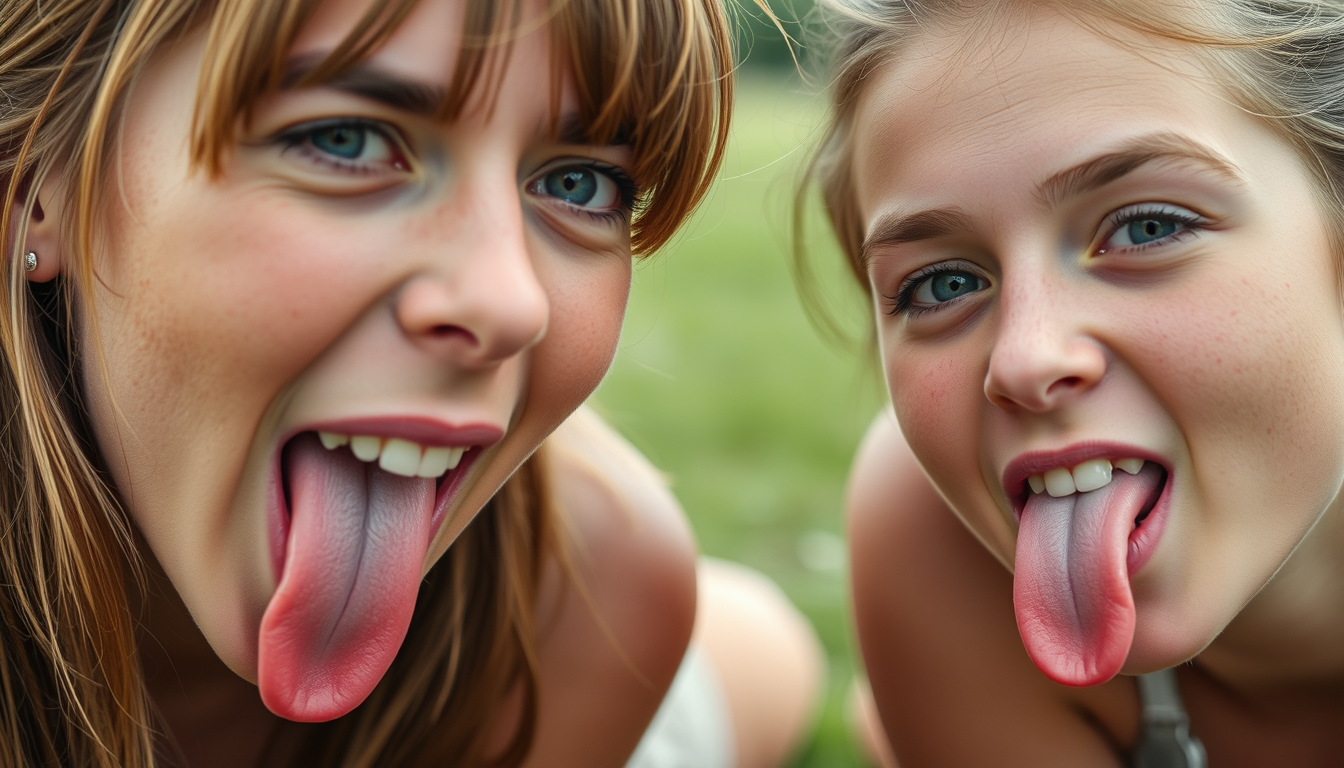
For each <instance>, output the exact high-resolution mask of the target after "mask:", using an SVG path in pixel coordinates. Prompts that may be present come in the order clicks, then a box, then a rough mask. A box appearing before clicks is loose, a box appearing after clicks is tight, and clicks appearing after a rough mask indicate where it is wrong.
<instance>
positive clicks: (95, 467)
mask: <svg viewBox="0 0 1344 768" xmlns="http://www.w3.org/2000/svg"><path fill="white" fill-rule="evenodd" d="M415 3H416V0H375V2H373V3H372V6H371V8H370V10H369V12H368V13H367V14H366V16H365V17H364V19H363V20H362V22H361V23H359V24H358V25H357V26H356V28H355V29H354V30H353V32H352V33H351V34H350V35H349V36H348V38H347V39H346V40H345V42H344V43H343V44H342V45H340V46H338V47H337V49H336V50H335V51H333V52H332V53H331V54H330V55H329V56H328V58H327V59H326V60H325V61H323V62H321V63H319V64H318V66H317V68H316V70H315V71H314V72H313V73H312V74H311V75H310V78H313V79H317V78H321V77H325V76H327V75H330V74H333V73H335V72H339V71H340V70H342V69H343V68H346V67H349V66H351V65H353V64H355V63H357V62H358V61H360V60H361V59H362V58H363V57H365V56H367V55H368V54H369V53H370V52H371V51H372V50H374V49H375V48H376V47H377V46H378V45H379V44H380V43H381V42H383V41H384V40H386V39H387V38H388V36H390V35H391V34H392V33H393V32H394V31H395V30H396V29H397V28H398V26H399V25H400V24H401V22H402V21H403V20H404V19H405V18H406V17H407V15H408V14H409V13H410V11H411V9H412V8H413V7H414V5H415ZM317 7H318V2H317V0H0V94H3V101H0V180H3V181H4V182H5V187H4V188H5V195H4V208H3V210H0V232H11V231H13V232H14V233H15V236H14V238H13V239H9V238H6V240H5V242H4V243H3V245H0V258H2V259H3V261H2V262H0V263H3V265H4V267H5V269H6V270H7V271H6V272H5V275H6V278H7V285H6V290H5V292H4V299H5V301H6V302H7V305H6V306H5V307H4V308H3V311H0V347H2V348H3V350H4V365H3V367H0V411H2V412H3V413H4V414H5V417H6V418H5V419H4V421H3V423H2V424H0V459H3V467H0V527H3V532H0V766H13V767H15V768H20V767H22V768H28V767H29V766H55V765H88V766H107V767H109V768H110V767H112V766H136V767H144V766H152V765H154V764H155V746H156V743H157V742H159V741H160V740H161V739H162V736H161V735H159V734H156V732H155V723H154V718H153V714H152V706H151V703H150V701H149V696H148V694H147V692H146V690H145V686H144V681H143V678H142V674H141V671H140V668H139V665H138V663H137V662H136V661H134V660H135V659H137V652H136V641H135V622H134V618H133V617H132V616H131V613H130V609H129V607H128V595H129V592H128V590H129V589H133V588H135V582H137V581H141V582H142V580H141V579H139V577H138V575H137V574H138V570H137V568H138V560H137V557H136V552H137V551H138V544H137V542H136V538H135V533H134V530H133V526H132V525H131V524H130V523H129V522H128V519H127V517H126V516H125V514H124V513H123V511H122V510H121V508H120V505H119V503H118V501H117V498H116V493H115V489H113V488H111V487H110V486H109V484H108V482H107V481H106V477H107V474H106V472H105V471H104V468H103V466H102V463H101V459H100V457H99V456H98V452H97V450H96V449H95V448H94V447H93V445H94V442H93V439H92V433H91V430H90V427H89V424H88V423H87V421H86V420H85V414H84V408H83V400H82V395H81V392H80V386H79V381H80V378H79V375H78V371H79V370H80V366H85V367H87V366H90V365H95V364H97V360H98V358H97V354H98V348H97V344H96V341H95V340H94V339H81V338H77V337H76V336H75V334H74V333H73V330H72V326H73V323H72V322H71V321H70V319H71V318H72V317H73V316H74V313H75V312H76V311H79V310H80V308H81V306H80V304H79V302H80V300H81V299H80V296H81V295H82V293H81V291H80V290H79V286H81V285H83V286H88V285H91V284H92V281H93V280H95V279H97V278H96V275H95V274H94V271H93V257H92V256H93V253H94V251H95V248H96V247H97V245H98V243H97V234H98V230H97V226H96V225H97V211H98V210H99V206H100V205H101V204H102V203H103V196H104V195H106V194H107V193H108V190H107V187H108V183H107V180H108V177H109V173H108V169H109V167H110V163H111V162H112V158H113V157H114V155H115V152H116V147H117V146H118V127H119V120H120V110H121V108H122V105H123V103H124V101H125V98H126V94H127V93H128V91H129V89H130V88H131V87H132V86H133V84H134V82H135V80H136V78H137V76H138V75H139V73H140V72H141V71H143V69H144V68H145V67H146V66H147V65H148V63H149V62H150V61H151V59H152V57H153V56H154V54H155V52H156V51H158V50H159V49H160V48H161V47H163V46H164V45H167V44H170V43H172V42H173V41H174V40H176V39H179V38H180V37H182V36H183V35H185V34H187V33H189V32H192V31H195V30H199V29H202V28H203V29H204V30H205V33H206V37H207V43H206V45H207V53H206V63H205V66H204V67H203V69H202V73H201V77H200V82H199V86H198V92H197V113H196V122H195V125H194V135H193V144H192V149H193V153H194V157H195V160H196V162H198V163H199V164H200V165H201V166H202V167H203V168H205V169H206V170H207V171H216V170H218V168H219V163H220V158H221V156H222V154H223V153H225V152H227V151H228V148H229V147H230V146H231V142H232V140H233V137H234V131H235V130H236V129H237V126H238V123H239V118H240V117H241V118H243V119H246V116H247V114H248V111H249V109H250V107H251V105H252V104H253V103H255V102H256V101H257V99H258V98H260V97H261V96H263V95H264V94H266V93H268V92H270V91H272V90H274V89H275V88H278V87H280V86H281V83H280V81H279V78H280V76H281V73H282V72H283V65H284V63H285V57H286V55H287V51H288V50H289V48H290V46H291V44H292V42H293V41H294V39H295V37H296V35H297V34H298V32H299V31H300V30H301V29H302V27H303V25H304V24H305V23H306V21H307V20H308V19H309V18H310V17H311V16H312V14H313V13H314V11H315V10H316V9H317ZM520 9H521V0H513V1H512V2H509V1H508V0H500V1H499V2H496V1H495V0H473V1H471V2H469V3H468V7H467V15H466V36H465V38H464V39H465V40H467V41H468V42H467V43H466V44H464V45H463V47H462V51H461V53H460V56H459V62H458V66H457V68H456V70H455V72H456V75H455V81H454V83H453V84H452V87H451V88H450V90H449V97H448V99H447V102H446V103H445V105H444V117H445V119H449V118H451V117H452V116H454V115H456V114H458V112H460V111H461V110H462V109H463V108H464V105H466V104H467V103H468V102H469V100H470V99H472V98H476V97H480V98H485V99H487V100H488V99H490V98H492V96H493V92H494V88H495V86H496V85H497V79H496V78H497V77H498V76H499V75H500V74H501V73H502V71H503V63H504V62H505V61H506V59H507V56H508V51H509V46H510V40H511V39H512V37H513V32H514V31H515V29H516V27H517V25H518V23H519V19H520V17H521V10H520ZM550 12H551V14H552V15H551V29H552V34H553V39H554V41H555V43H556V44H555V46H554V47H553V50H554V51H555V56H556V58H557V66H556V67H554V68H553V71H554V72H556V73H557V74H556V77H557V79H558V78H559V77H560V76H561V74H560V73H562V72H571V73H572V74H573V77H574V82H575V84H576V86H577V88H576V90H577V94H578V100H579V109H580V114H581V118H582V119H583V121H584V124H585V126H586V128H587V131H588V134H589V136H590V137H591V139H592V140H593V141H594V142H598V143H602V142H607V141H613V140H619V141H622V142H625V143H628V144H629V145H630V146H631V148H632V150H633V156H634V158H635V161H634V167H633V168H632V169H631V170H632V176H633V177H634V179H635V180H636V182H637V183H638V184H639V185H640V188H641V189H642V190H643V192H642V194H641V196H640V199H639V207H638V210H637V212H636V214H635V216H634V219H633V223H632V231H631V237H632V245H633V248H634V250H635V252H636V253H638V254H648V253H650V252H652V251H653V250H655V249H657V248H658V247H659V246H660V245H662V244H664V243H665V242H666V241H667V240H668V239H669V238H670V237H671V235H672V233H673V232H674V231H675V230H676V228H677V227H678V226H679V225H680V224H681V223H682V222H683V221H684V220H685V219H686V217H687V216H688V215H689V214H690V212H691V211H692V210H693V209H694V208H695V206H696V205H697V204H698V203H699V201H700V200H701V199H702V198H703V196H704V194H705V192H706V191H707V189H708V186H709V183H710V181H711V179H712V178H713V175H714V173H715V171H716V170H717V168H718V165H719V162H720V160H721V158H722V156H723V151H724V146H725V141H726V137H727V136H726V132H727V122H728V117H729V115H728V110H729V107H730V104H731V99H732V83H731V79H730V77H729V74H730V68H731V38H730V31H729V28H728V21H727V19H726V18H725V15H724V10H723V8H722V7H720V5H719V2H718V0H554V2H552V3H551V8H550ZM58 164H60V165H62V167H63V168H64V172H65V173H66V174H67V177H68V178H70V179H72V180H73V181H72V183H70V184H69V185H68V186H69V189H70V192H69V195H70V199H69V200H68V201H66V206H65V208H66V210H69V211H72V212H73V214H72V215H71V216H70V217H69V218H68V219H67V220H66V221H64V222H62V225H63V226H64V227H65V228H66V230H67V232H68V235H69V237H70V239H69V240H68V242H72V243H75V244H76V247H75V248H74V249H73V251H74V252H73V253H72V254H70V255H69V257H68V258H67V260H66V263H65V264H66V268H65V270H64V272H63V275H62V278H61V279H59V280H56V281H53V282H52V283H49V284H46V285H34V284H30V283H29V282H28V281H27V280H26V279H25V276H24V270H23V268H22V266H21V262H22V259H21V258H19V257H20V256H21V254H22V253H23V252H24V250H23V243H24V239H25V234H26V228H27V222H28V221H29V219H30V217H32V216H34V215H39V214H40V211H38V210H36V209H35V206H36V205H37V202H36V197H37V196H36V194H35V193H34V191H35V190H36V189H38V188H39V187H40V186H41V184H42V181H43V179H44V178H46V176H47V175H48V174H49V173H50V172H51V170H52V169H53V168H54V167H55V166H56V165H58ZM16 205H18V206H20V211H21V214H16V215H13V216H11V211H14V210H15V206H16ZM11 227H12V229H11ZM91 319H93V320H96V318H91ZM94 327H95V328H96V326H94ZM95 335H96V334H95ZM541 460H542V459H540V458H534V459H533V460H530V461H529V462H528V463H527V464H525V465H524V466H523V467H522V468H521V469H520V470H519V472H518V473H517V474H516V475H515V476H514V477H513V478H512V479H511V480H510V481H509V482H508V484H506V486H505V487H504V489H503V490H501V492H500V493H499V494H498V495H497V496H496V497H495V499H494V500H492V501H491V503H490V505H489V506H488V507H487V508H486V509H485V510H483V511H482V512H481V514H480V515H479V516H478V518H477V520H476V521H474V522H473V523H472V525H470V526H468V528H467V530H466V532H464V533H463V534H462V536H461V537H460V538H459V539H458V541H457V542H455V543H454V545H453V546H452V547H451V548H450V549H449V551H448V554H447V555H445V556H444V558H443V561H442V562H440V563H439V564H438V565H437V566H436V567H435V568H434V569H433V570H432V571H431V574H430V576H429V577H428V578H427V579H426V581H425V583H424V585H422V587H421V594H420V598H419V600H418V602H417V611H416V615H415V618H414V619H413V621H412V624H411V629H410V633H409V634H408V636H407V639H406V641H405V643H404V645H403V647H402V650H401V652H400V654H399V655H398V657H397V659H396V661H395V662H394V663H393V665H392V668H391V669H390V670H389V672H388V674H387V675H386V676H385V678H384V679H383V681H382V683H381V684H380V685H379V686H378V688H377V689H376V690H375V691H374V692H373V694H372V695H371V696H370V697H369V699H368V700H367V701H366V702H365V703H364V704H363V705H361V706H360V707H359V708H357V709H356V710H355V711H354V712H352V713H351V714H349V715H347V716H345V717H343V718H340V719H338V720H336V721H333V722H332V723H327V724H323V725H320V726H313V727H311V728H310V732H309V736H308V737H307V742H306V747H307V748H308V751H307V752H306V754H307V755H311V756H313V760H314V764H320V765H331V766H336V765H340V766H352V767H353V766H384V765H386V766H391V765H398V766H402V765H430V764H433V765H445V764H448V765H454V764H459V763H461V762H463V761H464V760H465V759H468V757H469V756H471V755H473V754H475V753H476V752H477V751H479V749H480V748H481V747H480V744H479V743H478V741H479V736H480V734H481V732H482V731H483V730H484V728H483V726H484V724H485V723H486V721H487V719H488V718H489V717H490V716H491V714H493V712H494V711H495V710H496V709H497V707H498V705H499V704H500V702H501V700H502V699H503V698H504V696H505V695H506V694H507V692H508V690H509V689H510V687H511V686H512V685H514V684H515V683H516V682H518V681H521V682H522V684H523V688H524V693H525V699H526V705H525V707H524V714H523V717H522V723H521V725H520V727H519V728H518V731H517V733H516V734H515V737H514V739H513V741H512V743H511V744H510V745H509V747H508V748H507V750H506V751H505V753H504V754H503V755H502V756H499V762H500V763H501V764H517V763H518V762H521V760H522V759H523V758H524V757H525V756H526V754H527V751H528V748H529V746H530V743H531V737H532V733H533V730H534V725H535V719H536V673H535V650H534V645H535V636H534V635H535V633H534V629H533V626H532V615H531V611H532V606H533V598H534V596H535V595H534V593H535V589H536V582H537V579H538V574H539V571H540V568H541V562H542V558H543V556H544V555H545V553H546V552H547V551H550V549H551V548H553V542H552V541H551V533H550V527H551V526H550V516H549V512H548V505H549V499H550V495H549V493H548V491H547V489H546V487H545V484H544V482H543V480H544V472H543V467H542V466H540V465H539V463H538V462H539V461H541ZM140 588H143V583H141V585H140ZM127 660H131V661H129V662H128V661H127Z"/></svg>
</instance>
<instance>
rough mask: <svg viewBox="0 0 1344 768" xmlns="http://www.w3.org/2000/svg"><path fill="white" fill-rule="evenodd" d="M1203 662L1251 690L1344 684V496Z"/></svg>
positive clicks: (1233, 684)
mask: <svg viewBox="0 0 1344 768" xmlns="http://www.w3.org/2000/svg"><path fill="white" fill-rule="evenodd" d="M1199 664H1200V666H1201V667H1203V668H1204V669H1205V670H1206V671H1208V672H1210V673H1212V674H1213V675H1215V676H1216V677H1218V678H1220V679H1222V680H1223V682H1225V683H1226V684H1228V685H1230V686H1231V687H1233V688H1240V689H1245V690H1251V689H1260V690H1264V689H1288V688H1294V689H1296V688H1316V687H1320V686H1321V685H1323V684H1324V685H1330V686H1337V685H1341V684H1344V500H1340V499H1336V501H1335V503H1333V504H1332V505H1331V506H1330V508H1329V509H1328V510H1327V511H1326V512H1325V514H1324V515H1322V517H1321V519H1320V520H1318V521H1317V522H1316V525H1315V526H1313V528H1312V529H1311V531H1310V532H1308V534H1307V535H1306V537H1304V538H1303V540H1302V543H1301V544H1299V545H1298V547H1297V549H1296V550H1295V551H1294V552H1293V554H1292V556H1291V557H1289V558H1288V560H1287V562H1285V563H1284V564H1283V567H1282V568H1280V569H1279V572H1278V573H1277V574H1275V576H1274V578H1273V579H1271V580H1270V582H1269V583H1268V584H1267V585H1265V588H1264V589H1262V590H1261V591H1260V592H1259V594H1257V595H1256V596H1255V597H1254V598H1253V599H1252V600H1251V601H1250V602H1249V603H1247V604H1246V607H1245V608H1243V609H1242V611H1241V613H1240V614H1238V615H1237V617H1236V618H1235V619H1233V620H1232V622H1231V623H1230V624H1228V626H1227V628H1226V629H1225V630H1223V633H1222V634H1221V635H1219V637H1218V638H1217V639H1216V640H1214V642H1213V643H1211V644H1210V645H1209V647H1208V648H1207V649H1205V650H1204V651H1203V652H1202V653H1201V654H1200V655H1199Z"/></svg>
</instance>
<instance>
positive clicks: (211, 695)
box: [145, 411, 796, 768]
mask: <svg viewBox="0 0 1344 768" xmlns="http://www.w3.org/2000/svg"><path fill="white" fill-rule="evenodd" d="M547 447H548V448H549V449H550V453H549V454H548V457H549V461H548V462H547V464H546V469H547V474H548V478H549V482H550V483H551V485H552V488H553V489H554V491H555V494H556V498H557V509H558V511H559V514H560V522H561V527H562V530H563V531H564V532H565V535H566V546H567V551H568V552H569V553H570V560H571V565H572V568H573V577H571V576H570V575H567V573H566V568H567V566H565V565H563V564H562V563H561V562H560V561H559V560H558V559H556V558H555V557H552V558H551V559H550V560H549V561H548V563H547V567H546V569H545V575H544V576H543V582H542V589H541V596H540V600H539V604H538V607H537V618H538V626H539V632H540V635H539V661H540V675H539V684H540V694H541V701H540V718H539V721H538V726H537V733H536V741H535V744H534V747H533V751H532V753H531V754H530V755H529V758H528V760H527V761H526V762H525V763H524V765H525V766H528V767H529V768H532V767H537V768H540V766H559V767H567V766H575V768H578V767H579V766H611V767H612V768H616V767H617V766H621V765H624V763H625V760H626V758H627V757H628V755H629V753H630V751H631V750H633V749H634V747H635V744H636V743H637V742H638V741H639V738H640V736H641V735H642V734H643V731H644V728H645V727H646V725H647V724H648V721H649V720H650V719H651V718H652V717H653V714H654V712H655V711H656V710H657V708H658V704H659V702H660V700H661V699H662V696H663V692H664V691H666V689H667V687H668V685H669V684H670V683H671V681H672V677H673V675H674V674H675V673H676V670H677V666H678V664H679V663H680V661H681V657H682V654H683V653H684V652H685V649H686V645H687V642H688V641H689V640H690V636H691V631H692V626H693V625H694V623H695V621H696V572H695V568H696V565H695V546H694V542H693V540H692V538H691V533H690V530H689V528H688V527H687V525H686V521H685V517H684V515H683V514H682V512H681V509H680V507H679V506H678V505H677V503H676V500H675V499H674V498H673V497H672V496H671V494H670V493H668V491H667V489H666V487H665V486H664V485H663V484H662V483H661V482H660V481H658V480H657V479H656V477H655V475H654V474H653V471H652V469H651V468H648V466H647V464H645V463H644V461H643V459H642V457H639V456H638V454H637V453H635V451H634V449H633V448H631V447H630V446H629V445H628V444H626V443H625V442H624V441H623V440H622V439H621V438H620V437H618V436H616V434H615V433H614V432H612V431H611V430H610V428H609V427H607V426H606V425H605V424H603V423H602V422H601V421H599V420H598V419H597V417H595V416H593V415H592V414H591V413H590V412H587V411H580V412H579V413H578V414H577V415H576V416H575V417H573V421H572V422H567V423H566V424H565V425H562V427H561V428H560V429H559V430H557V432H556V433H555V434H554V435H553V436H552V437H551V438H550V439H549V441H548V446H547ZM632 457H633V459H632ZM155 588H156V589H159V590H163V589H166V590H169V592H170V593H171V584H170V583H169V582H168V581H167V580H166V578H164V577H163V576H162V575H161V574H160V575H159V577H158V578H157V579H156V582H155ZM160 599H162V600H165V601H166V598H160ZM177 605H178V608H177V610H176V611H169V610H159V611H156V612H155V613H154V617H155V618H156V619H158V624H156V626H154V627H152V628H151V629H152V630H153V637H154V638H155V639H156V640H158V641H159V643H149V644H147V645H146V646H145V647H146V649H147V651H148V653H147V658H146V662H145V667H146V673H147V676H148V679H149V682H150V685H151V690H152V692H153V694H154V699H155V701H156V703H158V704H159V706H160V708H161V710H162V712H163V713H164V715H165V716H166V717H167V718H168V721H169V725H170V730H171V732H172V734H173V735H174V737H175V741H176V743H177V745H178V747H179V748H180V749H181V751H182V754H183V755H184V757H185V758H186V761H185V762H186V764H187V765H191V766H193V767H194V768H211V767H213V766H219V767H220V768H226V767H230V766H239V765H255V764H257V758H258V755H259V754H260V753H261V750H262V747H263V744H264V743H265V741H266V739H268V738H271V739H277V740H278V743H279V744H280V745H281V748H280V749H278V750H277V751H275V752H273V753H272V757H273V758H274V761H273V762H272V763H271V764H273V765H277V766H279V765H291V764H295V763H294V762H293V761H294V760H296V759H297V758H295V757H294V754H293V752H292V751H289V752H287V751H286V747H288V748H289V749H291V750H292V748H293V745H294V744H295V743H296V737H297V736H299V735H301V734H302V729H303V728H304V727H305V726H303V725H301V724H294V723H289V722H287V721H283V720H280V719H279V718H277V717H275V716H274V715H272V714H271V713H270V712H268V711H267V710H266V709H265V707H263V706H262V704H261V701H260V699H259V698H258V697H257V690H256V688H255V687H254V686H252V685H250V684H249V683H247V682H246V681H244V680H242V679H241V678H239V677H238V676H237V675H234V674H233V673H232V672H230V671H229V670H228V669H227V668H226V667H225V666H224V665H223V663H222V662H221V661H220V659H219V657H218V656H216V655H215V654H214V653H213V651H211V649H210V647H209V646H208V645H207V644H206V643H205V642H204V639H203V638H202V637H201V634H200V633H199V632H197V631H193V629H194V628H193V626H192V623H191V617H190V615H189V614H188V613H187V612H186V610H185V609H184V608H182V607H181V604H180V602H178V603H177ZM795 615H796V614H795ZM170 651H171V653H170ZM795 661H796V660H795ZM520 702H521V697H520V696H515V697H513V698H512V700H511V701H509V702H508V703H506V705H505V706H504V707H503V708H502V710H501V711H500V712H499V713H497V714H496V716H495V717H494V719H493V723H492V725H491V726H490V733H491V736H490V738H491V739H492V742H491V743H492V744H493V745H494V746H492V747H489V748H487V750H486V752H487V754H489V753H490V752H491V751H492V750H496V749H502V748H503V747H504V746H505V744H506V743H507V741H508V739H509V737H510V736H511V734H512V732H513V729H514V728H515V727H516V726H517V716H518V704H519V703H520Z"/></svg>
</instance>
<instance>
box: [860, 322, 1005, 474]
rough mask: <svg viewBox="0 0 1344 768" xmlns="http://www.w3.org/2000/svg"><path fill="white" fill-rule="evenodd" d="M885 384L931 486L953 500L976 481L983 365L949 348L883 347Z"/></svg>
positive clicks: (897, 415) (903, 429)
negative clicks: (973, 479)
mask: <svg viewBox="0 0 1344 768" xmlns="http://www.w3.org/2000/svg"><path fill="white" fill-rule="evenodd" d="M884 358H885V367H886V372H887V384H888V387H889V388H890V390H891V400H892V405H893V406H894V408H895V410H896V418H897V420H898V421H899V422H900V424H901V430H902V431H903V432H904V434H905V436H906V440H908V441H909V443H910V447H911V449H912V450H913V451H914V452H915V455H916V456H917V457H919V460H920V463H921V464H922V465H923V466H924V469H925V471H927V472H928V473H929V474H930V476H931V477H932V478H933V480H934V482H935V484H937V485H938V486H939V488H940V489H941V490H942V491H943V492H944V493H946V494H948V496H949V498H952V499H953V500H954V501H955V500H956V498H957V496H958V495H960V494H961V493H963V492H965V491H968V490H970V489H971V488H972V487H973V486H974V484H973V483H968V480H970V479H972V478H976V477H979V475H980V472H979V469H978V459H977V457H978V456H979V450H978V448H977V445H978V442H979V436H980V435H981V432H982V428H981V424H980V418H981V414H982V412H983V408H982V407H981V406H982V403H983V401H984V392H983V389H984V388H983V379H984V370H983V365H979V364H977V363H976V358H975V356H974V355H968V354H964V353H963V352H961V351H960V350H959V349H958V348H957V347H955V346H942V345H940V346H932V347H929V348H926V349H919V348H913V347H910V346H907V347H905V348H903V349H894V348H888V349H887V350H886V352H885V353H884Z"/></svg>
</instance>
